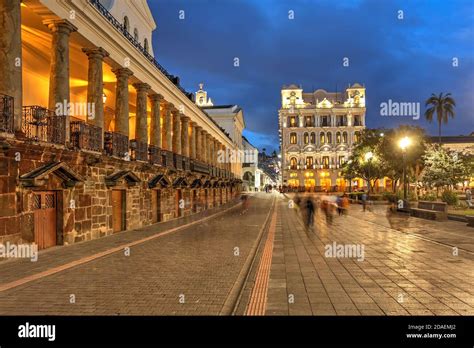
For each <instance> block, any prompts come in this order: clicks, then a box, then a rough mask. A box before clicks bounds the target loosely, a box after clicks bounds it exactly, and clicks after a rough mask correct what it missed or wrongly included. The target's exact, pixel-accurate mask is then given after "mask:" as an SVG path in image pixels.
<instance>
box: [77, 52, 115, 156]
mask: <svg viewBox="0 0 474 348" xmlns="http://www.w3.org/2000/svg"><path fill="white" fill-rule="evenodd" d="M82 51H83V52H84V53H85V54H87V57H88V58H89V72H88V84H87V103H89V105H91V106H92V110H94V111H93V112H92V113H91V114H90V115H87V120H88V122H90V123H92V124H93V125H94V126H97V127H100V128H102V133H101V140H100V143H101V148H103V145H104V101H103V94H104V79H103V69H102V64H103V61H104V58H105V57H108V56H109V53H108V52H107V51H106V50H104V49H103V48H102V47H95V48H83V49H82Z"/></svg>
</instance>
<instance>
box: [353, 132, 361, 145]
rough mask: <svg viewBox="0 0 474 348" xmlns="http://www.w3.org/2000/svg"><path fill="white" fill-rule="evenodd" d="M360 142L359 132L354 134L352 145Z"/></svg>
mask: <svg viewBox="0 0 474 348" xmlns="http://www.w3.org/2000/svg"><path fill="white" fill-rule="evenodd" d="M359 141H360V132H354V143H358V142H359Z"/></svg>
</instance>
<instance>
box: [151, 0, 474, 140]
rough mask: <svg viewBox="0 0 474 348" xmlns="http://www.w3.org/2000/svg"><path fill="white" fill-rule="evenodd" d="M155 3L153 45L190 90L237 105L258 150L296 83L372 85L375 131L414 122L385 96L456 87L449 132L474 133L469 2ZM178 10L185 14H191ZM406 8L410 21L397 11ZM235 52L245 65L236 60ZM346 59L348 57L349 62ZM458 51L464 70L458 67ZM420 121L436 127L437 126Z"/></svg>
mask: <svg viewBox="0 0 474 348" xmlns="http://www.w3.org/2000/svg"><path fill="white" fill-rule="evenodd" d="M149 3H150V7H151V8H152V12H153V14H154V16H155V19H156V21H157V24H158V29H157V31H156V32H155V34H154V49H155V54H156V57H157V59H158V60H159V61H160V63H162V64H163V65H164V66H165V67H166V68H167V69H168V70H169V71H170V72H171V73H173V74H177V75H179V76H180V77H181V81H182V84H183V86H184V87H185V88H186V89H187V90H189V91H195V90H196V89H197V85H198V83H199V82H204V83H205V85H206V86H205V88H206V89H207V91H208V93H209V95H210V96H211V98H212V99H213V101H214V102H215V103H217V104H239V105H240V106H241V107H242V108H243V109H244V113H245V118H246V124H247V128H248V130H249V131H250V132H253V133H254V134H258V136H255V142H256V144H255V145H257V146H259V147H263V145H265V147H268V146H270V145H271V144H273V147H272V148H274V149H277V147H278V109H279V107H280V88H281V86H282V85H283V84H289V83H297V84H302V85H303V87H304V88H305V90H311V89H316V88H324V89H327V90H330V91H334V90H335V89H336V86H337V88H338V90H339V91H341V89H342V87H343V86H346V85H347V84H348V83H353V82H359V83H364V84H365V86H366V88H367V123H368V126H369V127H380V126H386V127H387V126H396V125H398V124H401V123H406V118H400V119H397V118H390V119H389V120H387V118H383V117H381V116H380V115H379V105H380V103H381V102H382V101H387V100H388V99H392V100H398V101H403V102H412V101H418V102H421V103H423V105H424V100H426V99H427V98H428V97H429V96H430V95H431V93H439V92H451V93H452V94H453V96H454V98H455V99H456V101H457V107H456V118H455V119H454V120H450V122H449V124H448V125H447V126H444V128H443V132H444V133H445V134H461V133H464V134H466V133H470V132H471V131H474V117H473V116H472V111H471V110H472V105H473V102H474V100H473V94H472V90H473V87H474V52H473V51H474V50H473V49H472V39H473V35H474V24H473V23H474V21H473V15H472V14H473V13H474V5H473V4H472V2H471V1H469V0H466V1H464V0H458V1H452V2H446V1H429V2H428V1H391V0H387V1H379V0H351V1H349V0H345V1H338V2H336V3H337V4H335V3H334V1H329V0H327V1H309V0H297V1H293V0H292V1H290V0H281V1H271V0H262V1H252V0H238V1H237V0H219V1H212V0H192V1H190V0H173V1H170V0H157V1H149ZM179 10H184V11H185V19H184V20H180V19H179V18H178V11H179ZM290 10H292V11H294V16H295V17H294V19H293V20H290V19H289V18H288V11H290ZM400 10H402V11H403V15H404V19H403V20H399V19H398V17H397V15H398V13H399V12H398V11H400ZM235 57H238V58H239V60H240V66H239V67H235V66H234V65H233V63H234V58H235ZM344 57H348V58H349V60H350V66H349V67H347V68H345V67H343V66H342V59H343V58H344ZM453 57H457V58H458V59H459V67H453V66H452V59H453ZM418 123H419V124H420V125H421V126H423V127H425V128H427V130H428V132H429V133H433V134H434V133H436V125H434V124H432V125H430V124H428V123H427V122H426V121H424V120H423V119H421V120H420V121H419V122H418ZM270 139H271V140H270ZM275 139H276V143H275ZM275 144H276V145H275Z"/></svg>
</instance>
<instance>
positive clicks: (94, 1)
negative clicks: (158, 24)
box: [89, 0, 193, 100]
mask: <svg viewBox="0 0 474 348" xmlns="http://www.w3.org/2000/svg"><path fill="white" fill-rule="evenodd" d="M89 3H90V4H91V5H92V6H94V7H95V8H96V10H97V11H99V12H100V14H101V15H102V16H104V17H105V19H107V20H108V21H109V23H110V24H112V25H113V26H114V27H115V29H117V30H118V31H119V32H120V33H121V34H122V35H123V36H124V37H125V38H126V39H127V40H128V41H130V43H131V44H132V45H133V46H135V48H136V49H137V50H139V51H140V52H141V53H142V54H143V55H144V56H145V58H146V59H148V60H149V61H150V62H151V63H152V64H153V65H154V66H155V67H156V68H157V69H158V70H160V71H161V73H163V74H164V75H165V76H166V77H167V78H168V79H169V80H170V81H171V82H172V83H173V84H174V85H175V86H176V87H177V88H178V89H179V90H180V91H181V92H183V93H184V94H185V95H186V97H188V98H189V99H191V100H192V98H193V94H192V93H188V92H186V90H185V89H184V88H182V87H181V85H180V84H179V78H178V77H177V76H173V75H171V74H170V73H168V71H166V69H165V68H163V67H162V66H161V64H160V63H158V62H157V61H156V59H155V58H154V57H153V56H152V55H151V54H150V53H149V52H148V51H147V50H146V49H145V48H144V47H143V46H142V44H141V43H140V42H138V41H137V40H136V39H135V38H134V37H133V36H132V35H131V34H130V33H129V32H128V30H127V29H126V28H125V26H124V25H123V24H122V23H120V22H119V21H118V20H117V19H116V18H115V17H114V16H112V14H111V13H110V12H109V11H108V10H107V9H106V8H105V7H104V6H103V5H102V4H101V3H100V1H99V0H89Z"/></svg>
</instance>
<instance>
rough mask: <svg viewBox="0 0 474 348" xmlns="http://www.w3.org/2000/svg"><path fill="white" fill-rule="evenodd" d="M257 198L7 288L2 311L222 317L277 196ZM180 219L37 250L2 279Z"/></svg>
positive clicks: (1, 273) (2, 268)
mask: <svg viewBox="0 0 474 348" xmlns="http://www.w3.org/2000/svg"><path fill="white" fill-rule="evenodd" d="M257 196H258V198H257V197H256V196H253V197H252V198H251V199H250V203H249V209H248V210H247V211H246V212H245V213H243V212H242V207H241V206H238V207H235V208H233V209H230V210H228V211H227V212H224V213H222V214H220V215H218V216H216V217H212V218H210V219H208V220H206V221H204V222H202V223H199V224H194V225H192V226H188V227H184V228H183V229H181V230H178V231H175V232H173V233H169V234H166V235H162V236H160V237H159V238H155V239H152V240H148V241H145V242H143V243H141V244H138V245H135V246H133V247H132V248H131V249H130V255H129V256H126V255H125V253H124V252H122V251H119V252H115V253H112V254H109V255H107V256H104V257H101V258H98V259H95V260H93V261H90V262H87V263H84V264H81V265H79V266H76V267H73V268H70V269H66V270H64V271H61V272H58V273H56V274H53V275H49V276H45V277H42V278H40V279H38V280H33V281H30V282H28V283H26V284H23V285H20V286H17V287H14V288H11V289H8V290H5V291H2V292H0V314H1V315H21V314H32V315H102V314H103V315H118V314H119V315H168V314H169V315H199V314H219V312H220V311H221V310H222V308H223V306H224V304H225V301H226V300H227V299H228V296H229V294H230V292H231V290H232V288H233V287H234V284H235V283H236V280H237V279H238V277H239V275H240V271H241V269H242V267H243V265H244V264H245V262H246V260H247V259H248V258H249V256H250V257H251V256H252V255H251V253H250V252H251V250H252V247H254V246H256V244H257V243H258V237H259V236H260V234H261V230H262V225H263V224H264V221H265V218H266V217H267V215H268V213H269V211H270V207H271V204H272V198H273V197H271V196H265V195H263V194H259V195H257ZM257 201H258V204H256V202H257ZM193 219H195V218H189V219H188V220H189V221H192V220H193ZM189 221H186V220H185V221H184V222H189ZM179 223H180V222H179V221H177V222H170V223H168V224H164V225H163V224H158V225H156V226H153V227H148V228H145V229H142V230H139V231H131V232H125V233H121V234H119V235H114V236H112V237H107V238H103V239H99V240H96V241H90V242H85V243H81V244H77V245H73V246H68V247H60V248H55V249H54V250H51V251H48V252H45V253H42V254H40V257H39V261H38V262H37V263H36V264H35V263H31V262H29V261H19V260H12V261H6V262H3V263H1V264H0V282H1V283H5V282H7V281H10V282H11V281H14V280H17V279H18V278H21V277H24V276H26V275H31V274H34V273H35V272H36V273H37V272H41V271H44V270H47V269H50V268H51V267H56V266H58V265H63V264H64V263H66V262H70V261H75V260H77V259H80V258H84V257H88V256H90V255H92V254H94V253H97V252H102V251H104V250H107V248H111V247H117V246H120V245H123V244H124V243H126V242H130V241H134V240H137V239H140V238H143V237H147V236H150V235H153V234H156V233H160V231H161V232H162V231H163V230H165V229H166V228H168V229H169V228H171V227H175V226H177V225H179ZM181 223H183V222H181ZM236 248H238V249H236ZM32 265H33V266H32ZM71 299H73V300H75V301H71ZM71 302H75V303H71Z"/></svg>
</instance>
